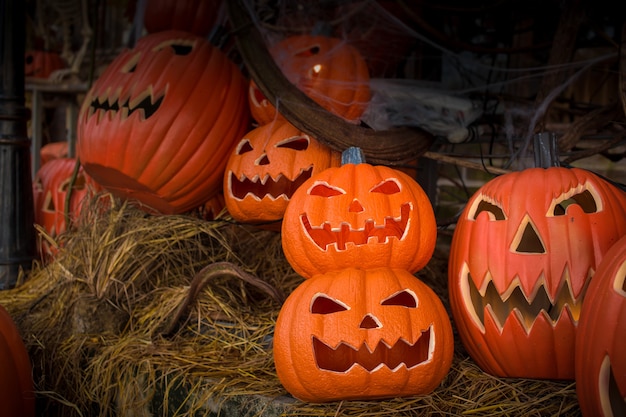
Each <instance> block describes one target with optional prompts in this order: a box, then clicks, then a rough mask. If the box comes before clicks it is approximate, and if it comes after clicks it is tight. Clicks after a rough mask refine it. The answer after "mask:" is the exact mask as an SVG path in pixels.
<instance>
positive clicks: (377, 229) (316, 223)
mask: <svg viewBox="0 0 626 417" xmlns="http://www.w3.org/2000/svg"><path fill="white" fill-rule="evenodd" d="M351 151H356V153H355V154H353V153H352V152H351ZM345 155H348V157H347V158H345V159H344V161H342V165H341V166H340V167H332V168H328V169H326V170H324V171H322V172H320V173H319V174H317V175H315V176H313V177H311V178H310V179H309V180H307V181H306V182H305V183H304V184H302V186H300V187H299V188H298V189H297V190H296V192H295V193H294V194H293V196H292V197H291V201H290V202H289V204H288V205H287V209H286V210H285V214H284V216H283V223H282V247H283V252H284V254H285V257H286V258H287V261H289V263H290V264H291V266H292V267H293V269H294V270H295V271H296V272H297V273H298V274H300V275H302V276H303V277H304V278H310V277H312V276H313V275H316V274H321V273H325V272H330V271H333V270H338V269H343V268H349V267H356V266H358V267H359V268H364V269H366V268H377V267H393V268H398V269H405V270H407V271H409V272H411V273H413V272H416V271H418V270H419V269H421V268H422V267H424V266H425V265H426V264H427V263H428V261H429V260H430V258H431V257H432V254H433V251H434V250H435V242H436V240H437V225H436V221H435V215H434V212H433V207H432V204H431V203H430V200H429V199H428V196H427V195H426V193H425V192H424V190H423V189H422V187H421V186H420V185H419V184H418V183H417V182H416V181H415V180H414V179H413V178H411V177H409V176H408V175H406V174H405V173H403V172H401V171H398V170H396V169H393V168H390V167H387V166H383V165H370V164H368V163H365V162H364V159H362V154H360V150H359V149H358V148H349V151H348V152H344V156H345ZM350 155H352V156H350ZM353 156H354V158H353Z"/></svg>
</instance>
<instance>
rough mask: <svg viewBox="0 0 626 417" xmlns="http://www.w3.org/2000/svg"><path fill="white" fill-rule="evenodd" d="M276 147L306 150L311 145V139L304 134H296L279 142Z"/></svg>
mask: <svg viewBox="0 0 626 417" xmlns="http://www.w3.org/2000/svg"><path fill="white" fill-rule="evenodd" d="M276 147H277V148H287V149H293V150H294V151H305V150H307V148H308V147H309V139H307V138H306V137H304V136H294V137H292V138H287V139H285V140H283V141H281V142H279V143H277V144H276Z"/></svg>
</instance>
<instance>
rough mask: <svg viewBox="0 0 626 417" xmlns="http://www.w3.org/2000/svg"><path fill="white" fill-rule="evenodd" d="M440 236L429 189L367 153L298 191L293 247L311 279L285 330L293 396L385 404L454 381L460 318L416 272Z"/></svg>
mask: <svg viewBox="0 0 626 417" xmlns="http://www.w3.org/2000/svg"><path fill="white" fill-rule="evenodd" d="M436 234H437V232H436V224H435V217H434V213H433V209H432V206H431V203H430V201H429V200H428V197H427V196H426V194H425V192H424V191H423V190H422V188H421V187H420V186H419V184H418V183H417V182H416V181H414V180H413V179H412V178H411V177H409V176H408V175H406V174H404V173H403V172H401V171H397V170H394V169H392V168H389V167H385V166H373V165H370V164H367V163H365V162H364V160H363V158H362V154H361V152H360V150H359V149H357V148H350V149H348V150H347V151H346V152H344V157H343V161H342V165H341V166H340V167H332V168H329V169H326V170H324V171H322V172H321V173H320V174H318V175H315V176H313V177H311V178H310V179H309V180H307V181H306V182H305V183H304V184H302V186H301V187H300V188H298V189H297V190H296V191H295V193H294V195H293V197H292V199H291V201H290V202H289V204H288V206H287V209H286V211H285V215H284V219H283V223H282V246H283V251H284V254H285V256H286V258H287V260H288V261H289V263H290V264H291V266H292V267H293V269H294V270H295V271H296V272H297V273H299V274H300V275H301V276H302V277H303V278H305V280H304V281H303V282H302V283H301V284H300V285H299V286H298V287H297V288H296V289H295V290H294V291H293V292H292V293H291V294H290V295H289V297H288V298H287V299H286V301H285V303H284V304H283V306H282V308H281V310H280V312H279V316H278V319H277V322H276V327H275V332H274V361H275V366H276V372H277V374H278V377H279V379H280V381H281V383H282V384H283V386H284V387H285V389H287V391H289V392H290V393H291V394H292V395H293V396H294V397H296V398H299V399H301V400H303V401H309V402H325V401H335V400H343V399H374V398H386V397H398V396H408V395H418V394H427V393H429V392H431V391H432V390H433V389H434V388H435V387H436V386H437V385H438V384H439V383H440V382H441V381H442V379H443V378H444V376H445V375H446V374H447V372H448V370H449V368H450V366H451V362H452V355H453V350H454V346H453V345H454V343H453V335H452V328H451V323H450V319H449V317H448V315H447V312H446V310H445V308H444V306H443V304H442V302H441V301H440V300H439V298H438V297H437V295H436V294H435V293H434V292H433V291H432V290H431V289H430V288H429V287H428V286H427V285H426V284H425V283H423V282H422V281H421V280H420V279H418V278H417V277H416V276H415V275H413V274H414V273H415V272H416V271H418V270H419V269H421V268H422V267H424V266H425V265H426V263H427V262H428V261H429V259H430V258H431V256H432V253H433V251H434V246H435V240H436Z"/></svg>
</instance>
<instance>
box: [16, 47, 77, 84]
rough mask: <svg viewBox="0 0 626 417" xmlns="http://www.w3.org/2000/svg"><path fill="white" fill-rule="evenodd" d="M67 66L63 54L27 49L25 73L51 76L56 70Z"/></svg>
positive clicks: (29, 75) (41, 76)
mask: <svg viewBox="0 0 626 417" xmlns="http://www.w3.org/2000/svg"><path fill="white" fill-rule="evenodd" d="M65 67H67V65H66V64H65V61H64V60H63V58H61V55H59V53H58V52H52V51H39V50H37V51H27V52H26V55H25V57H24V75H26V76H27V77H33V78H44V79H47V78H48V77H50V74H52V73H53V72H54V71H56V70H60V69H63V68H65Z"/></svg>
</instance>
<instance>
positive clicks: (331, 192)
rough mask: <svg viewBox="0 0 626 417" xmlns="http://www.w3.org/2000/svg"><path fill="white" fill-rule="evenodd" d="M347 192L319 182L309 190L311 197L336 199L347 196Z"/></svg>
mask: <svg viewBox="0 0 626 417" xmlns="http://www.w3.org/2000/svg"><path fill="white" fill-rule="evenodd" d="M345 193H346V192H345V191H344V190H342V189H341V188H339V187H333V186H331V185H328V184H326V183H323V182H318V183H316V184H315V185H313V187H311V188H310V189H309V194H310V195H316V196H319V197H334V196H337V195H342V194H345Z"/></svg>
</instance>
